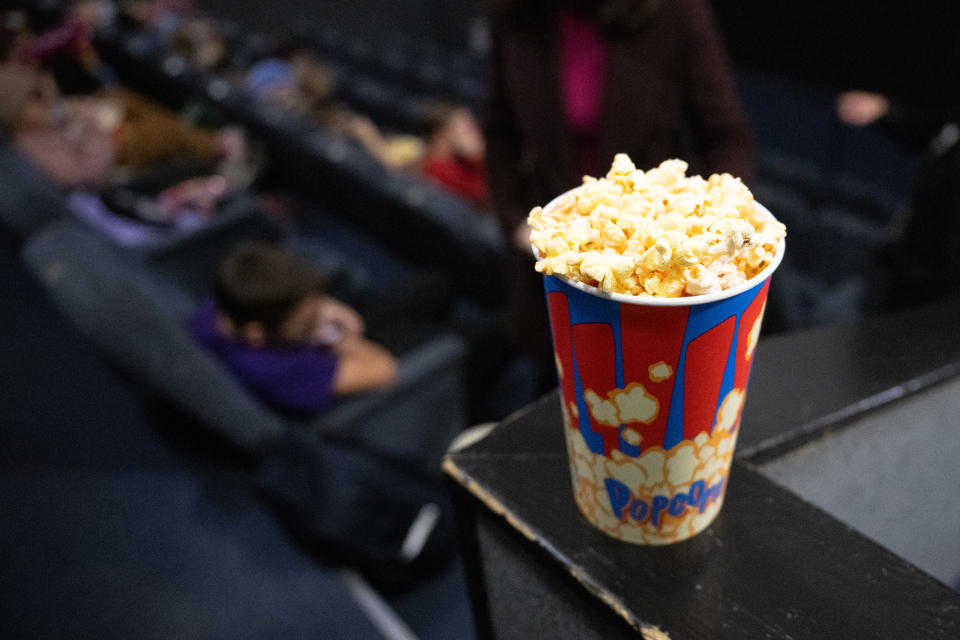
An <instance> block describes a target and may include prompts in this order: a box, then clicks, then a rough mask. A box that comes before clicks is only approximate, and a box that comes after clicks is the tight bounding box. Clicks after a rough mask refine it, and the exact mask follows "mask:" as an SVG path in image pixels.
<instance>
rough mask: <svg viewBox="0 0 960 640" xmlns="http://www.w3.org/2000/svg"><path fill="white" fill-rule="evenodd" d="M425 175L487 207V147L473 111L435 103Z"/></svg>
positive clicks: (430, 115) (430, 112)
mask: <svg viewBox="0 0 960 640" xmlns="http://www.w3.org/2000/svg"><path fill="white" fill-rule="evenodd" d="M426 121H427V127H426V128H427V142H426V148H425V150H424V154H423V160H422V162H421V172H422V173H423V175H424V176H426V177H427V178H428V179H430V180H431V181H433V182H435V183H436V184H438V185H440V186H441V187H443V188H445V189H447V190H449V191H452V192H453V193H456V194H457V195H459V196H461V197H463V198H465V199H466V200H468V201H470V203H471V204H473V205H474V206H477V207H480V208H484V207H485V206H486V204H487V172H486V167H485V151H486V145H485V143H484V139H483V132H482V130H481V128H480V124H479V122H477V119H476V118H475V117H474V115H473V113H472V112H471V111H470V109H468V108H466V107H464V106H460V105H455V104H435V105H432V106H431V108H430V109H429V110H428V115H427V118H426Z"/></svg>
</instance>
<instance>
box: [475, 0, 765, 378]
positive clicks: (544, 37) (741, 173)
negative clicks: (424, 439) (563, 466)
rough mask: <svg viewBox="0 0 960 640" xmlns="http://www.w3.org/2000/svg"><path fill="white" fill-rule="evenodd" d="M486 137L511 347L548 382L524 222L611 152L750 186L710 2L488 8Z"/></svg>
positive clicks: (541, 2)
mask: <svg viewBox="0 0 960 640" xmlns="http://www.w3.org/2000/svg"><path fill="white" fill-rule="evenodd" d="M491 2H492V4H491V6H490V9H489V13H490V16H489V17H490V32H491V42H492V49H491V56H490V58H491V60H490V69H489V72H488V91H487V100H488V102H487V105H486V106H487V108H486V113H485V122H484V134H485V137H486V142H487V176H488V181H489V189H490V198H491V201H492V204H493V207H494V210H495V212H496V214H497V216H498V218H499V220H500V223H501V226H502V230H503V233H504V237H506V238H507V239H508V240H510V241H511V244H512V248H513V250H514V253H515V256H514V258H515V260H514V262H515V268H514V273H513V277H512V279H511V285H510V286H511V288H512V294H511V301H510V303H509V313H508V322H509V324H510V331H511V334H512V335H511V337H512V338H513V341H514V343H515V346H516V347H517V348H519V349H522V350H524V351H525V352H526V353H527V354H528V355H529V356H530V357H532V358H533V360H534V361H535V362H536V363H537V364H539V365H540V367H539V369H540V371H542V372H543V376H544V380H543V386H544V388H546V386H547V385H550V384H552V382H553V379H554V373H553V370H552V369H553V349H552V347H551V345H550V338H549V332H548V327H549V325H548V321H547V314H546V305H545V303H544V296H543V293H542V291H541V290H542V284H541V281H540V276H539V275H538V274H536V273H535V271H534V269H533V257H532V254H531V252H530V248H529V240H528V237H527V236H528V229H527V227H526V222H525V220H526V216H527V213H528V212H529V210H530V209H531V208H532V207H533V206H535V205H543V204H546V203H547V202H549V201H550V200H551V199H552V198H553V197H555V196H557V195H559V194H560V193H562V192H564V191H566V190H568V189H571V188H573V187H575V186H577V185H578V184H580V182H581V180H582V177H583V176H584V175H594V176H597V175H604V174H605V173H606V171H607V168H608V167H609V166H610V163H611V161H612V160H613V156H614V155H615V154H616V153H619V152H625V153H628V154H629V155H630V157H631V158H632V159H633V161H634V162H635V164H636V165H637V167H639V168H641V169H644V170H646V169H649V168H652V167H655V166H657V165H659V164H660V162H662V161H663V160H666V159H668V158H674V157H679V158H682V159H683V160H686V161H687V162H688V163H689V164H690V169H691V170H690V172H691V173H692V174H693V173H700V174H703V175H708V174H710V173H723V172H726V173H731V174H733V175H735V176H738V177H740V178H742V179H743V180H744V181H745V182H746V183H747V184H748V185H749V183H750V180H751V179H752V177H753V171H754V167H753V153H754V150H753V139H752V134H751V131H750V128H749V126H748V123H747V120H746V118H745V116H744V113H743V110H742V107H741V104H740V100H739V97H738V95H737V91H736V88H735V85H734V81H733V77H732V74H731V69H730V63H729V61H728V57H727V54H726V51H725V49H724V46H723V43H722V40H721V37H720V34H719V32H718V30H717V27H716V24H715V22H714V18H713V14H712V12H711V10H710V8H709V4H708V2H707V0H666V1H661V0H600V1H599V2H594V1H589V0H556V1H550V0H491Z"/></svg>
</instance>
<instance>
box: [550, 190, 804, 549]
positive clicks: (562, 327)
mask: <svg viewBox="0 0 960 640" xmlns="http://www.w3.org/2000/svg"><path fill="white" fill-rule="evenodd" d="M554 202H556V201H554ZM551 204H553V203H551ZM548 206H550V205H548ZM757 206H760V205H759V204H758V205H757ZM784 250H785V244H784V242H783V241H781V242H780V245H779V249H778V251H777V254H776V256H775V258H774V259H773V261H772V262H771V264H769V265H768V266H767V267H766V268H765V269H764V270H763V271H762V272H760V273H759V274H757V275H756V276H755V277H754V278H752V279H750V280H749V281H747V282H745V283H743V284H742V285H740V286H737V287H733V288H731V289H727V290H724V291H722V292H720V293H715V294H706V295H701V296H690V297H682V298H649V297H637V296H628V295H621V294H615V293H604V292H601V291H600V290H598V289H596V288H595V287H591V286H589V285H586V284H583V283H580V282H576V281H572V280H569V279H567V278H564V277H560V276H556V275H551V276H545V277H544V286H545V289H546V294H547V305H548V307H549V313H550V325H551V330H552V334H553V345H554V351H555V356H556V364H557V374H558V380H559V384H560V390H561V402H562V405H563V406H562V414H563V422H564V433H565V434H566V442H567V452H568V454H569V459H570V476H571V480H572V484H573V494H574V499H575V501H576V503H577V506H578V507H579V509H580V511H581V513H583V515H584V517H585V518H586V519H587V520H588V521H589V522H590V523H591V524H593V525H594V526H596V527H597V528H599V529H600V530H601V531H603V532H604V533H606V534H608V535H610V536H612V537H614V538H618V539H620V540H624V541H627V542H632V543H637V544H649V545H662V544H670V543H674V542H679V541H681V540H685V539H687V538H690V537H692V536H694V535H696V534H697V533H699V532H701V531H703V530H704V529H705V528H706V527H707V526H708V525H709V524H710V522H711V521H712V520H713V519H714V518H715V517H716V516H717V514H718V513H719V511H720V507H721V505H722V504H723V498H724V494H725V491H726V487H727V480H728V477H729V473H730V464H731V461H732V459H733V451H734V445H735V444H736V440H737V433H738V431H739V426H740V415H741V412H742V410H743V403H744V399H745V397H746V390H747V382H748V380H749V378H750V366H751V364H752V363H753V355H754V350H755V347H756V344H757V338H758V335H759V333H760V323H761V320H762V319H763V311H764V308H765V303H766V299H767V291H768V289H769V287H770V276H771V274H772V273H773V272H774V270H776V268H777V266H779V264H780V262H781V260H782V259H783V253H784Z"/></svg>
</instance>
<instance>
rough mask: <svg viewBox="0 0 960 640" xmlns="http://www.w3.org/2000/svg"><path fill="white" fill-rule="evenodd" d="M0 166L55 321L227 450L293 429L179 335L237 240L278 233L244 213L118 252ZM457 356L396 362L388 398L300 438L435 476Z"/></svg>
mask: <svg viewBox="0 0 960 640" xmlns="http://www.w3.org/2000/svg"><path fill="white" fill-rule="evenodd" d="M0 164H2V171H0V175H2V176H3V179H2V180H0V202H2V204H0V218H2V220H3V223H4V226H6V227H7V228H8V229H10V230H11V231H13V232H15V233H17V234H18V235H19V236H20V237H21V238H22V240H23V242H24V255H25V258H26V260H27V262H28V264H29V265H30V267H31V269H32V270H33V271H34V272H35V273H36V274H37V276H38V277H40V278H41V281H42V282H43V283H44V285H45V286H46V287H47V288H48V289H49V290H50V292H51V294H52V296H53V298H54V300H55V301H56V303H57V304H58V305H59V306H60V307H61V309H62V311H63V312H64V313H65V314H66V315H67V316H68V317H70V318H71V319H72V320H73V321H74V322H75V323H76V324H77V325H78V326H79V327H80V328H81V330H82V331H83V332H84V333H86V334H87V335H88V336H89V337H90V338H91V340H92V341H93V342H94V343H95V344H96V345H97V346H98V347H99V348H100V349H102V350H103V351H104V353H105V354H106V355H107V357H108V358H109V359H110V360H111V361H112V362H114V363H115V364H116V365H118V366H119V367H121V368H122V369H123V370H125V371H127V372H128V373H130V374H132V376H133V377H134V378H135V379H137V380H139V381H140V382H141V383H143V384H145V385H146V386H147V387H148V388H149V389H150V390H151V391H152V392H154V393H156V394H157V395H158V396H160V397H162V398H164V399H165V400H167V401H169V402H171V403H173V404H174V405H177V406H180V407H181V408H182V409H184V410H186V411H187V412H188V413H189V414H190V415H193V416H195V417H197V418H198V419H199V420H200V421H201V422H203V423H205V424H208V425H209V426H210V427H211V428H213V429H215V430H216V431H218V432H219V433H221V434H222V435H223V436H224V437H226V438H227V439H228V440H229V441H231V442H235V443H243V444H254V443H255V442H257V441H258V440H259V439H260V438H261V436H263V435H269V434H272V433H277V432H278V431H279V430H281V429H284V428H288V427H289V425H287V424H286V422H287V420H286V419H284V418H282V417H281V416H279V415H276V414H273V413H272V412H270V411H268V410H266V409H265V408H263V407H261V406H260V405H258V404H257V403H256V402H255V401H254V400H252V399H251V398H250V397H249V396H248V394H247V393H246V392H245V391H244V390H243V389H242V388H241V387H240V386H239V384H238V383H237V382H236V381H235V380H234V378H233V377H232V375H231V374H230V373H229V372H228V371H227V370H226V368H225V367H224V366H223V365H221V364H220V363H219V362H218V361H216V360H214V359H213V357H212V356H210V355H209V354H207V353H206V352H205V351H204V350H203V349H202V348H201V347H200V346H199V345H198V344H196V343H195V342H194V340H193V339H192V337H191V336H190V335H189V332H188V331H187V328H186V320H187V318H188V317H189V314H190V313H191V312H192V310H193V309H194V308H195V307H196V305H197V304H198V302H199V299H200V298H201V297H202V296H203V295H204V294H205V293H206V292H207V286H208V284H209V282H210V279H211V274H212V273H213V271H214V270H215V267H216V265H217V264H218V263H219V262H220V260H221V259H222V257H223V256H224V255H225V254H226V252H227V251H228V250H229V249H230V248H231V247H232V246H234V245H235V244H236V243H237V242H239V241H242V240H263V241H272V242H285V241H286V240H287V238H286V233H285V231H284V229H283V228H282V227H280V226H279V225H277V224H276V223H275V222H273V221H272V220H270V219H268V218H267V217H266V216H265V215H264V214H263V213H262V212H261V211H260V210H259V209H257V208H256V206H254V204H253V203H252V202H246V203H243V202H241V203H239V204H235V205H234V206H233V207H231V209H232V211H229V212H227V213H225V214H224V215H218V216H215V217H214V218H213V221H212V222H211V223H210V224H209V225H207V226H206V227H203V228H201V229H199V230H196V231H193V232H189V233H187V232H171V235H170V236H169V237H168V238H166V239H164V240H163V241H161V242H159V243H156V244H152V245H148V246H145V247H141V248H122V247H119V246H117V245H115V244H113V243H111V242H110V241H109V240H108V239H107V238H105V237H103V236H102V235H101V234H100V233H99V232H98V231H97V230H95V229H93V228H90V227H89V226H87V225H86V224H85V223H84V222H82V221H80V220H77V219H75V218H74V217H73V216H72V215H71V214H70V212H69V210H68V208H67V204H66V202H65V200H64V199H63V198H62V196H61V195H60V194H59V192H58V191H57V189H56V188H54V187H53V185H51V184H49V183H48V182H47V181H46V179H45V178H44V177H43V176H41V175H39V174H38V173H37V172H36V171H35V170H34V169H33V168H32V167H31V166H30V165H29V164H27V163H26V162H25V161H24V160H23V158H22V157H20V156H19V154H18V153H17V152H16V151H15V150H14V149H12V148H11V147H10V146H9V145H6V144H3V145H0ZM291 242H296V243H297V244H295V245H294V247H293V248H294V249H296V250H298V252H299V253H301V254H305V253H306V254H308V255H310V256H322V257H323V258H322V259H323V260H324V262H323V264H319V265H318V266H319V267H321V268H322V269H323V270H324V271H325V272H326V273H328V274H329V276H330V280H331V282H338V281H339V282H347V281H349V279H350V277H351V274H352V273H354V272H355V271H356V269H354V267H353V265H352V263H351V262H350V261H348V257H347V256H345V255H343V254H338V253H337V251H336V249H335V247H333V246H325V247H316V246H315V245H314V250H313V251H312V252H305V251H303V247H302V241H295V239H291ZM298 245H299V246H298ZM350 284H351V285H352V286H353V287H354V289H357V288H358V287H362V286H363V283H362V282H361V283H357V282H356V281H350ZM335 293H336V292H335ZM363 293H364V292H362V291H361V292H359V293H358V292H357V291H356V290H355V291H354V292H353V293H352V295H353V296H356V295H363ZM366 293H367V294H369V295H374V292H373V290H370V291H367V292H366ZM464 353H465V347H464V344H463V341H462V339H460V338H459V337H457V336H456V335H453V334H441V335H439V337H436V338H434V339H432V340H429V341H427V342H426V343H424V344H422V345H418V346H417V347H416V348H414V349H412V350H411V351H410V352H408V353H405V354H403V355H401V358H400V375H399V379H398V384H397V385H396V386H395V387H393V388H391V389H390V390H388V391H384V392H378V393H372V394H368V395H364V396H359V397H354V398H350V399H347V400H345V401H343V402H341V403H339V404H338V406H336V407H335V408H334V409H333V410H332V411H331V412H329V413H327V414H325V415H324V416H322V417H321V418H319V419H316V420H311V421H308V422H307V423H306V424H305V425H300V426H305V427H307V428H308V429H311V430H314V431H316V432H318V433H321V434H339V435H340V436H344V435H345V434H352V436H353V437H356V438H358V439H360V440H362V441H363V442H364V443H365V445H368V446H369V447H370V448H372V449H375V450H379V451H382V452H384V453H387V454H390V455H395V456H399V457H403V458H407V459H415V460H418V461H419V462H421V463H422V464H423V465H424V466H429V467H431V468H435V469H436V468H438V464H439V460H440V457H441V456H442V454H443V451H444V449H445V447H446V444H447V443H448V442H450V440H452V438H453V437H454V436H455V435H456V434H457V433H458V432H459V431H460V430H462V429H463V428H464V427H465V426H466V417H465V415H464V411H465V409H464V406H465V405H464V401H463V393H464V388H463V373H462V359H463V357H464ZM428 416H429V417H430V419H426V417H428Z"/></svg>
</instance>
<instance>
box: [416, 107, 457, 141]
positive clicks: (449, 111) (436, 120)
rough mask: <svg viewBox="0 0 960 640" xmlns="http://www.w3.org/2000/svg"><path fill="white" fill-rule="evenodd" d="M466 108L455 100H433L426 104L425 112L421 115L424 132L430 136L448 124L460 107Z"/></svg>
mask: <svg viewBox="0 0 960 640" xmlns="http://www.w3.org/2000/svg"><path fill="white" fill-rule="evenodd" d="M461 108H464V107H462V106H461V105H459V104H457V103H455V102H446V101H442V100H432V101H430V102H428V103H426V104H425V105H424V108H423V113H422V115H421V117H420V124H421V127H422V129H423V134H424V135H425V136H427V137H430V136H432V135H434V134H436V133H438V132H439V131H440V130H441V129H443V128H444V127H445V126H447V123H448V122H450V118H452V117H453V114H455V113H456V112H457V111H458V110H459V109H461Z"/></svg>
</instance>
